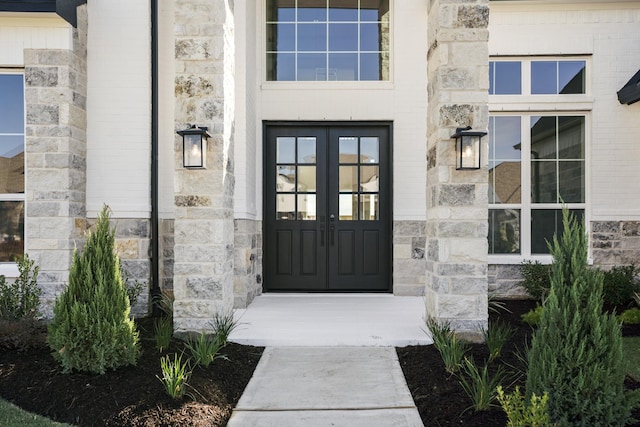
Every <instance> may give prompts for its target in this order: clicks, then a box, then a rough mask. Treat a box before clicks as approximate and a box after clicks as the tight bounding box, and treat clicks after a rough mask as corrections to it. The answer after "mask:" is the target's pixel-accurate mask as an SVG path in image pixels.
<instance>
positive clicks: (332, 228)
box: [329, 225, 336, 246]
mask: <svg viewBox="0 0 640 427" xmlns="http://www.w3.org/2000/svg"><path fill="white" fill-rule="evenodd" d="M329 233H331V246H333V245H334V244H335V235H336V227H335V225H332V226H331V227H329Z"/></svg>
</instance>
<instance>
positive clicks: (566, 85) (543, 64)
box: [531, 61, 586, 95]
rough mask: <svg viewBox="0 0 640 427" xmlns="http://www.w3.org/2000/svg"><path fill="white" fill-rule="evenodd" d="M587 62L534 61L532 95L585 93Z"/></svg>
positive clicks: (532, 63)
mask: <svg viewBox="0 0 640 427" xmlns="http://www.w3.org/2000/svg"><path fill="white" fill-rule="evenodd" d="M585 67H586V62H585V61H532V62H531V93H532V94H533V95H558V94H580V93H585Z"/></svg>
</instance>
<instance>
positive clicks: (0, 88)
mask: <svg viewBox="0 0 640 427" xmlns="http://www.w3.org/2000/svg"><path fill="white" fill-rule="evenodd" d="M24 164H25V162H24V78H23V76H22V74H10V73H2V72H0V262H14V261H15V259H16V257H19V256H22V255H23V253H24Z"/></svg>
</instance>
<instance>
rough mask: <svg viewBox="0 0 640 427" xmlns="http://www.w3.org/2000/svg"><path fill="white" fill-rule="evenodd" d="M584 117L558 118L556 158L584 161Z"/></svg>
mask: <svg viewBox="0 0 640 427" xmlns="http://www.w3.org/2000/svg"><path fill="white" fill-rule="evenodd" d="M584 139H585V138H584V116H582V117H580V116H569V117H562V116H561V117H558V156H559V158H560V159H575V160H577V159H584Z"/></svg>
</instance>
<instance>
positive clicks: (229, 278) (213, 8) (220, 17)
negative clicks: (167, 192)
mask: <svg viewBox="0 0 640 427" xmlns="http://www.w3.org/2000/svg"><path fill="white" fill-rule="evenodd" d="M174 17H175V26H174V28H175V30H174V31H175V33H174V36H175V65H176V75H175V126H176V129H175V130H176V131H178V130H182V129H186V128H188V127H189V126H191V125H197V126H207V127H208V128H209V133H210V134H211V135H212V138H209V143H208V147H207V152H206V156H207V159H206V166H207V167H206V169H184V168H183V167H182V138H181V137H179V136H177V135H176V137H175V166H176V170H175V222H174V243H175V246H174V253H173V255H174V265H173V274H174V275H173V291H174V297H175V304H174V327H175V331H176V332H178V333H180V332H186V331H204V330H207V329H211V319H212V316H213V315H214V314H215V313H216V312H225V311H228V310H231V309H232V308H233V249H234V248H233V240H234V233H233V187H234V178H233V133H234V131H233V127H234V90H235V87H234V86H235V82H234V65H235V62H234V55H235V52H234V15H233V1H232V0H176V1H175V15H174Z"/></svg>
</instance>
